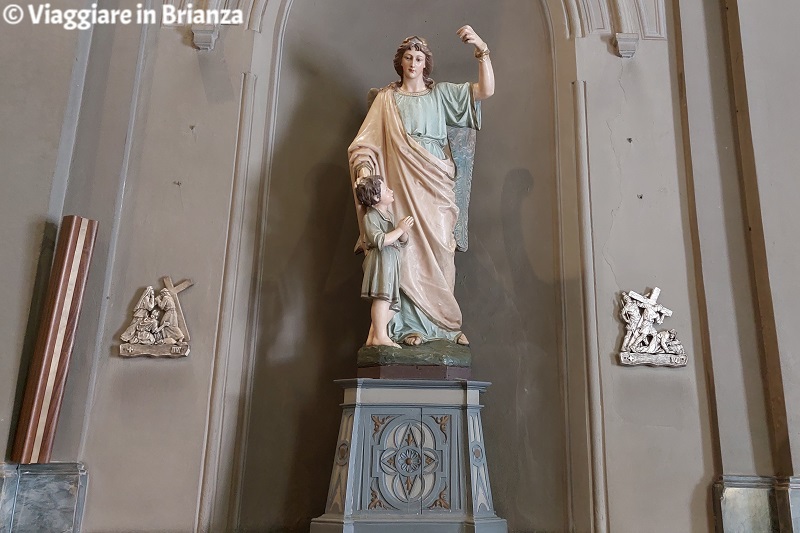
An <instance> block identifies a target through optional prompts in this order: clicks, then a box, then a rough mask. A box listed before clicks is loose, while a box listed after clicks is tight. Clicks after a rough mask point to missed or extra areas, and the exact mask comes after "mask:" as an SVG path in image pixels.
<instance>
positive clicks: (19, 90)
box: [0, 4, 78, 458]
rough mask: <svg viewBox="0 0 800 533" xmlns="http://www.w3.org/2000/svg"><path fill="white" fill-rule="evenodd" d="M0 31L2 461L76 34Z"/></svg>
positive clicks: (31, 318)
mask: <svg viewBox="0 0 800 533" xmlns="http://www.w3.org/2000/svg"><path fill="white" fill-rule="evenodd" d="M4 5H5V4H4ZM2 25H3V26H2V28H3V29H2V31H0V50H3V58H4V60H3V62H2V75H0V95H2V100H0V124H2V125H3V127H2V128H0V161H2V169H0V187H2V189H0V216H1V217H2V223H0V249H2V256H3V260H2V262H0V280H2V282H3V286H4V287H5V288H6V290H5V293H6V294H5V298H4V299H3V306H2V311H0V313H2V315H0V316H2V319H0V338H2V339H3V341H4V349H3V356H2V357H0V450H1V451H2V457H3V458H7V456H8V455H9V454H10V453H11V439H13V432H14V428H13V426H12V422H13V421H16V416H17V414H18V409H19V402H21V401H22V390H21V387H22V385H18V383H19V378H23V381H24V377H25V375H26V374H27V366H28V363H29V360H30V357H31V353H32V351H33V343H34V339H35V323H36V322H37V321H38V312H39V310H40V308H41V305H42V302H41V296H42V291H43V289H44V287H42V286H41V285H42V284H43V285H46V283H47V275H48V273H49V260H48V258H52V252H53V248H54V240H55V226H54V224H57V223H58V222H59V221H60V216H61V211H60V208H59V205H58V204H59V198H58V197H59V196H61V201H63V193H62V194H61V195H59V191H58V189H59V188H60V185H61V184H57V185H56V186H55V189H56V192H55V195H56V197H55V198H54V208H53V209H52V210H51V190H53V189H54V179H55V180H57V181H60V180H62V179H63V177H64V174H63V173H60V174H59V175H58V176H57V175H56V174H57V170H56V166H57V161H58V149H59V141H60V139H61V135H62V125H63V124H64V122H65V118H67V117H66V114H67V107H68V101H69V96H70V79H71V76H72V67H73V65H74V64H75V59H76V54H77V43H78V34H77V33H76V32H66V31H63V30H62V29H60V28H42V29H41V30H40V31H37V32H35V33H32V32H30V31H29V28H27V29H26V28H25V27H24V25H22V26H11V25H8V24H5V23H4V22H3V23H2ZM42 253H43V257H44V260H43V261H42V263H41V264H40V261H39V257H40V254H42ZM37 271H38V274H37ZM37 277H38V280H37ZM35 283H36V284H37V285H35Z"/></svg>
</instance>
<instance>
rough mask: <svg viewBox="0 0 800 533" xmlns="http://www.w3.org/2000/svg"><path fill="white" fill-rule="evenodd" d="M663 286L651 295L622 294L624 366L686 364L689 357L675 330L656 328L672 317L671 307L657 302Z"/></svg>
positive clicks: (620, 358)
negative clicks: (659, 329) (668, 307)
mask: <svg viewBox="0 0 800 533" xmlns="http://www.w3.org/2000/svg"><path fill="white" fill-rule="evenodd" d="M660 294H661V289H659V288H658V287H655V288H654V289H653V290H652V291H651V292H650V295H649V296H642V295H641V294H639V293H636V292H633V291H628V292H627V293H622V309H621V310H620V316H621V318H622V320H623V321H624V322H625V338H624V339H623V340H622V349H621V351H620V353H619V362H620V364H623V365H649V366H686V362H687V361H688V357H687V356H686V350H685V349H684V348H683V344H682V343H681V341H680V340H678V333H677V332H676V331H675V330H674V329H669V330H661V331H658V330H656V324H663V323H664V319H665V318H668V317H671V316H672V310H670V309H667V308H666V307H664V306H663V305H661V304H660V303H658V301H657V300H658V296H659V295H660Z"/></svg>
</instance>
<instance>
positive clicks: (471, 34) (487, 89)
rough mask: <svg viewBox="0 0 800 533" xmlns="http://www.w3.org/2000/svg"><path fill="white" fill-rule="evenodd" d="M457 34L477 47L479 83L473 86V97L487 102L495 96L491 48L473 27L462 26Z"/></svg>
mask: <svg viewBox="0 0 800 533" xmlns="http://www.w3.org/2000/svg"><path fill="white" fill-rule="evenodd" d="M456 34H457V35H458V36H459V38H460V39H461V40H462V41H464V42H465V43H468V44H471V45H474V46H475V57H476V58H477V59H478V83H473V84H472V95H473V96H474V97H475V99H476V100H485V99H486V98H489V97H490V96H492V95H493V94H494V70H493V69H492V60H491V59H490V58H489V46H488V45H487V44H486V43H485V42H484V41H483V39H481V38H480V37H479V36H478V34H477V33H475V30H473V29H472V26H469V25H467V26H462V27H460V28H459V29H458V31H457V32H456Z"/></svg>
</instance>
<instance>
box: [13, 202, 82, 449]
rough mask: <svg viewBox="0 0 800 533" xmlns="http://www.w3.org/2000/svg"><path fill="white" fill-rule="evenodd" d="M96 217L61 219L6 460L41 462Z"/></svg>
mask: <svg viewBox="0 0 800 533" xmlns="http://www.w3.org/2000/svg"><path fill="white" fill-rule="evenodd" d="M96 237H97V221H96V220H90V219H87V218H82V217H78V216H75V215H70V216H66V217H64V218H63V219H62V222H61V230H60V232H59V235H58V243H57V245H56V253H55V259H54V260H53V269H52V272H51V274H50V282H49V285H48V288H47V294H46V296H45V303H44V307H43V309H42V313H43V314H42V320H41V323H40V326H39V332H38V336H37V339H36V347H35V350H34V353H33V359H32V361H31V368H30V370H29V372H28V381H27V383H26V385H25V396H24V397H23V401H22V409H21V411H20V416H19V422H18V424H17V433H16V435H15V437H14V446H13V448H12V450H11V460H12V461H14V462H17V463H23V464H25V463H47V462H49V461H50V453H51V451H52V446H53V438H54V436H55V429H56V423H57V421H58V413H59V410H60V409H61V400H62V397H63V394H64V384H65V383H66V379H67V369H68V367H69V359H70V356H71V355H72V347H73V343H74V341H75V330H76V329H77V326H78V317H79V316H80V310H81V304H82V302H83V293H84V289H85V288H86V279H87V277H88V271H89V262H90V260H91V257H92V250H93V249H94V242H95V238H96Z"/></svg>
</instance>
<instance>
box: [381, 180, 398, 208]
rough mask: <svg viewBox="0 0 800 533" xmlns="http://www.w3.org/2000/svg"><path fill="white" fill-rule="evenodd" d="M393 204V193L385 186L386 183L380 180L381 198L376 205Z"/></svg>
mask: <svg viewBox="0 0 800 533" xmlns="http://www.w3.org/2000/svg"><path fill="white" fill-rule="evenodd" d="M392 202H394V191H393V190H392V189H390V188H389V187H387V186H386V182H385V181H383V180H381V197H380V200H378V205H381V206H389V205H391V204H392Z"/></svg>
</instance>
